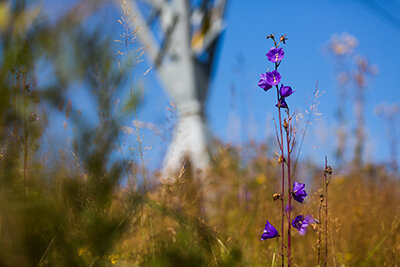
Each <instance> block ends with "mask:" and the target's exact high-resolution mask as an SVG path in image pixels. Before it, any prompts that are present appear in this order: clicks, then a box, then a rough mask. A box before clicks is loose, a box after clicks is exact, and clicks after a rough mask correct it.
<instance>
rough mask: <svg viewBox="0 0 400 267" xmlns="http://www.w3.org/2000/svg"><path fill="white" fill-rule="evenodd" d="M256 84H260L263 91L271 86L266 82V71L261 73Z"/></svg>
mask: <svg viewBox="0 0 400 267" xmlns="http://www.w3.org/2000/svg"><path fill="white" fill-rule="evenodd" d="M258 86H260V87H261V88H262V89H264V91H265V92H266V91H268V90H269V89H271V88H272V85H270V84H269V83H268V82H267V74H266V73H261V75H260V81H259V82H258Z"/></svg>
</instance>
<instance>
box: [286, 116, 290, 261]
mask: <svg viewBox="0 0 400 267" xmlns="http://www.w3.org/2000/svg"><path fill="white" fill-rule="evenodd" d="M290 120H291V118H290V115H289V111H288V112H287V122H286V123H287V124H286V125H285V130H286V146H287V170H288V206H289V207H288V215H287V216H288V237H287V240H288V248H287V251H288V266H289V267H290V266H292V259H291V236H290V228H291V226H292V225H291V224H290V215H291V208H292V203H291V200H292V188H291V170H290V154H291V150H290V141H291V140H290V139H291V137H290V132H291V127H290V125H291V122H290Z"/></svg>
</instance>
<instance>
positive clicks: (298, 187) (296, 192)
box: [292, 181, 308, 203]
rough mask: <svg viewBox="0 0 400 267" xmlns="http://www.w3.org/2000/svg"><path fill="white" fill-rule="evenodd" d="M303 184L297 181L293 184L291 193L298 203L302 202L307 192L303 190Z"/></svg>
mask: <svg viewBox="0 0 400 267" xmlns="http://www.w3.org/2000/svg"><path fill="white" fill-rule="evenodd" d="M305 186H306V185H305V184H302V183H298V182H296V181H295V182H294V185H293V193H292V195H293V198H294V199H295V200H297V201H298V202H300V203H303V201H304V199H305V198H306V196H307V195H308V194H307V192H306V191H305V190H304V187H305Z"/></svg>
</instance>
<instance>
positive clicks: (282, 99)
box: [276, 97, 288, 108]
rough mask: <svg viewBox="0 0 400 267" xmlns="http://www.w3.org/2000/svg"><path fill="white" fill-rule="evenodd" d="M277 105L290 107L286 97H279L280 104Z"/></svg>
mask: <svg viewBox="0 0 400 267" xmlns="http://www.w3.org/2000/svg"><path fill="white" fill-rule="evenodd" d="M276 106H277V107H278V108H279V107H280V108H288V105H287V103H286V100H285V98H284V97H281V99H279V101H278V104H276Z"/></svg>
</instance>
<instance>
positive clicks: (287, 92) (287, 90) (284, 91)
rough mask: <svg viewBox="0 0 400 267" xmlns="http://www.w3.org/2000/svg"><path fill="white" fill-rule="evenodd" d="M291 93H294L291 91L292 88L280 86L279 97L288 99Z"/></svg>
mask: <svg viewBox="0 0 400 267" xmlns="http://www.w3.org/2000/svg"><path fill="white" fill-rule="evenodd" d="M293 93H294V91H293V90H292V87H290V86H284V85H283V84H282V85H281V88H280V89H279V94H280V95H281V97H288V96H290V95H291V94H293Z"/></svg>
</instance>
